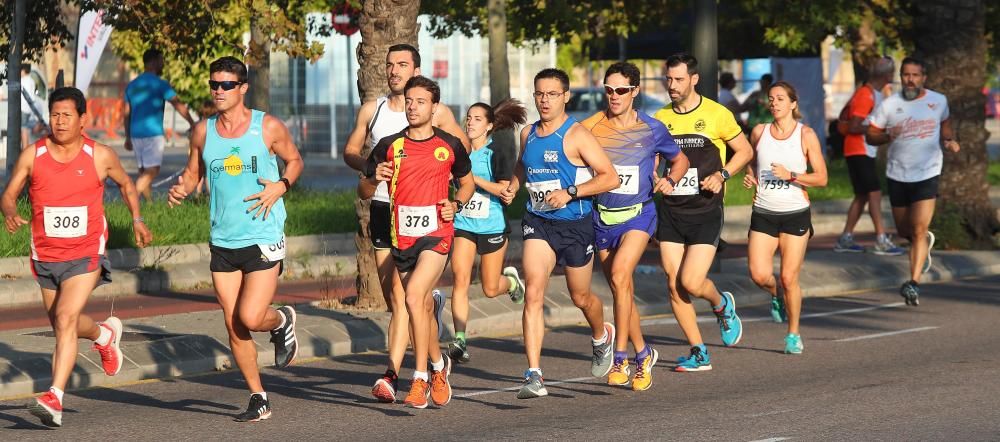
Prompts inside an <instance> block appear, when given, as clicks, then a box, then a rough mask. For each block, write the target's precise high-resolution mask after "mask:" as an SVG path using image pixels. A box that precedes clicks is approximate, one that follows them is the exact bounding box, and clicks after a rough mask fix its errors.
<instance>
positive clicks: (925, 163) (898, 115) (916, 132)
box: [867, 57, 960, 306]
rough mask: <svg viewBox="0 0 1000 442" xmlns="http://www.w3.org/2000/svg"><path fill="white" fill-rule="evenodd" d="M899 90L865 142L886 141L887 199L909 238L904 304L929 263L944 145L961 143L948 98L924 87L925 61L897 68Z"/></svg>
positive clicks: (953, 147)
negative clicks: (950, 114)
mask: <svg viewBox="0 0 1000 442" xmlns="http://www.w3.org/2000/svg"><path fill="white" fill-rule="evenodd" d="M899 76H900V80H901V82H902V83H903V90H902V91H900V92H899V93H897V94H893V95H892V96H891V97H889V98H886V99H885V101H883V102H882V104H881V105H879V107H878V108H877V109H875V112H874V113H872V115H871V116H870V117H869V121H870V124H869V126H868V134H867V141H868V143H869V144H883V143H890V144H889V161H888V165H887V167H886V177H887V178H888V182H889V203H890V204H891V205H892V217H893V219H894V220H895V222H896V230H897V231H898V232H899V236H901V237H904V238H909V239H910V244H911V245H910V279H909V280H908V281H906V282H905V283H903V286H902V287H901V288H900V289H899V292H900V294H901V295H902V296H903V298H905V299H906V304H907V305H913V306H916V305H918V304H919V296H920V292H919V288H918V286H917V281H918V280H919V279H920V275H921V274H922V273H924V272H926V271H927V270H929V269H930V266H931V254H930V251H931V249H932V248H933V247H934V233H932V232H931V231H930V230H928V227H929V226H930V224H931V219H932V218H933V217H934V204H935V200H936V199H937V194H938V177H939V176H940V175H941V165H942V163H943V161H944V155H943V153H942V152H941V148H942V146H943V147H945V148H947V149H948V150H950V151H952V152H958V150H959V148H960V146H959V145H958V142H957V141H955V134H954V132H953V131H952V129H951V123H950V121H949V120H948V99H947V98H946V97H945V96H944V95H941V94H939V93H937V92H934V91H932V90H929V89H925V88H924V82H925V81H926V80H927V67H926V65H925V64H924V62H923V61H921V60H918V59H916V58H912V57H907V58H905V59H903V63H902V66H900V69H899Z"/></svg>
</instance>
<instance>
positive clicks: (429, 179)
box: [359, 76, 475, 408]
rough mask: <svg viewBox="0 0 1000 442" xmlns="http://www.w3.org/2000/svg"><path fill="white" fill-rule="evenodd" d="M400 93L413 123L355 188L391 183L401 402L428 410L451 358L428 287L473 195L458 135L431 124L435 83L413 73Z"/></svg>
mask: <svg viewBox="0 0 1000 442" xmlns="http://www.w3.org/2000/svg"><path fill="white" fill-rule="evenodd" d="M404 95H405V97H406V111H407V113H406V118H407V121H409V124H410V125H409V127H407V128H406V129H404V130H403V131H401V132H399V133H398V134H395V135H392V136H389V137H385V138H382V140H380V141H379V143H378V145H376V146H375V148H374V149H372V155H371V156H370V157H369V158H368V163H367V165H366V167H365V176H366V177H367V179H365V180H362V181H361V186H360V188H359V192H360V196H361V197H362V198H369V197H371V196H372V194H374V192H375V189H376V187H377V186H378V185H379V183H380V182H385V183H388V191H389V197H390V201H391V203H392V210H393V214H392V221H393V223H392V224H393V225H392V229H393V230H392V232H393V235H392V256H393V260H394V261H395V264H396V267H397V268H398V269H399V273H400V278H401V279H402V281H403V285H404V287H405V292H404V293H405V299H406V310H407V312H408V313H409V316H410V330H411V331H412V333H413V353H414V357H415V359H416V360H415V369H414V374H413V384H412V385H411V387H410V392H409V394H408V395H407V396H406V400H405V401H404V403H405V404H406V405H407V406H410V407H414V408H426V407H427V405H428V400H427V399H428V396H430V398H431V399H432V400H433V402H434V404H435V405H437V406H439V407H440V406H444V405H446V404H447V403H448V402H450V401H451V385H450V384H449V383H448V375H449V373H450V372H451V361H450V360H449V358H448V356H447V355H443V354H441V349H440V347H439V346H438V334H437V324H435V322H434V321H433V319H432V318H431V311H432V309H433V308H434V302H433V300H432V297H431V296H430V292H431V288H432V287H434V285H435V284H436V283H437V280H438V278H439V277H440V276H441V272H442V271H444V267H445V264H446V263H447V259H448V253H449V252H450V251H451V243H452V239H453V237H454V224H453V218H454V213H456V212H461V211H462V209H463V207H464V206H465V204H466V203H467V202H469V200H470V199H471V198H472V193H473V192H474V191H475V182H474V181H473V178H472V175H471V174H470V170H471V165H470V162H469V156H468V153H467V152H466V150H465V147H464V146H463V145H462V142H461V140H459V139H458V138H456V137H453V136H451V135H449V134H448V133H447V132H444V131H443V130H441V129H438V128H435V127H434V126H432V125H431V118H432V116H433V115H434V112H435V110H436V109H439V108H440V105H439V103H438V102H439V101H440V99H441V89H440V88H439V87H438V85H437V83H435V82H434V81H432V80H430V79H428V78H425V77H420V76H416V77H413V78H411V79H410V80H409V81H407V82H406V87H405V88H404ZM451 177H454V178H455V180H457V181H458V187H459V188H458V191H457V192H456V193H455V198H456V199H457V202H452V201H449V200H448V188H449V180H450V178H451ZM428 359H430V362H431V364H430V365H431V374H430V379H429V381H430V382H428V373H427V362H428ZM376 388H378V385H376ZM380 398H381V397H380ZM392 399H394V398H392Z"/></svg>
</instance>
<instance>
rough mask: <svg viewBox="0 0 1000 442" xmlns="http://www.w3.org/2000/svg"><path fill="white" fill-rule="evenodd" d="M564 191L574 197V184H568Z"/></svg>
mask: <svg viewBox="0 0 1000 442" xmlns="http://www.w3.org/2000/svg"><path fill="white" fill-rule="evenodd" d="M566 193H568V194H569V197H570V198H576V186H575V185H573V184H570V185H569V187H567V188H566Z"/></svg>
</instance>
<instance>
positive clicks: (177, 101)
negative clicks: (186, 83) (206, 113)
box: [170, 95, 194, 128]
mask: <svg viewBox="0 0 1000 442" xmlns="http://www.w3.org/2000/svg"><path fill="white" fill-rule="evenodd" d="M170 104H171V105H173V106H174V109H177V113H179V114H181V117H183V118H184V121H187V122H188V125H190V126H191V127H192V128H194V118H191V110H190V109H188V105H186V104H184V102H183V101H181V98H180V97H178V96H176V95H174V98H171V99H170Z"/></svg>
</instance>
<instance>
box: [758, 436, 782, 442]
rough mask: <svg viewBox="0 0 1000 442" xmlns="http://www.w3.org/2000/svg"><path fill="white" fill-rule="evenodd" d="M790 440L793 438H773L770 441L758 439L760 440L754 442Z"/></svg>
mask: <svg viewBox="0 0 1000 442" xmlns="http://www.w3.org/2000/svg"><path fill="white" fill-rule="evenodd" d="M789 439H791V438H789V437H772V438H770V439H758V440H755V441H753V442H778V441H781V440H789Z"/></svg>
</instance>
